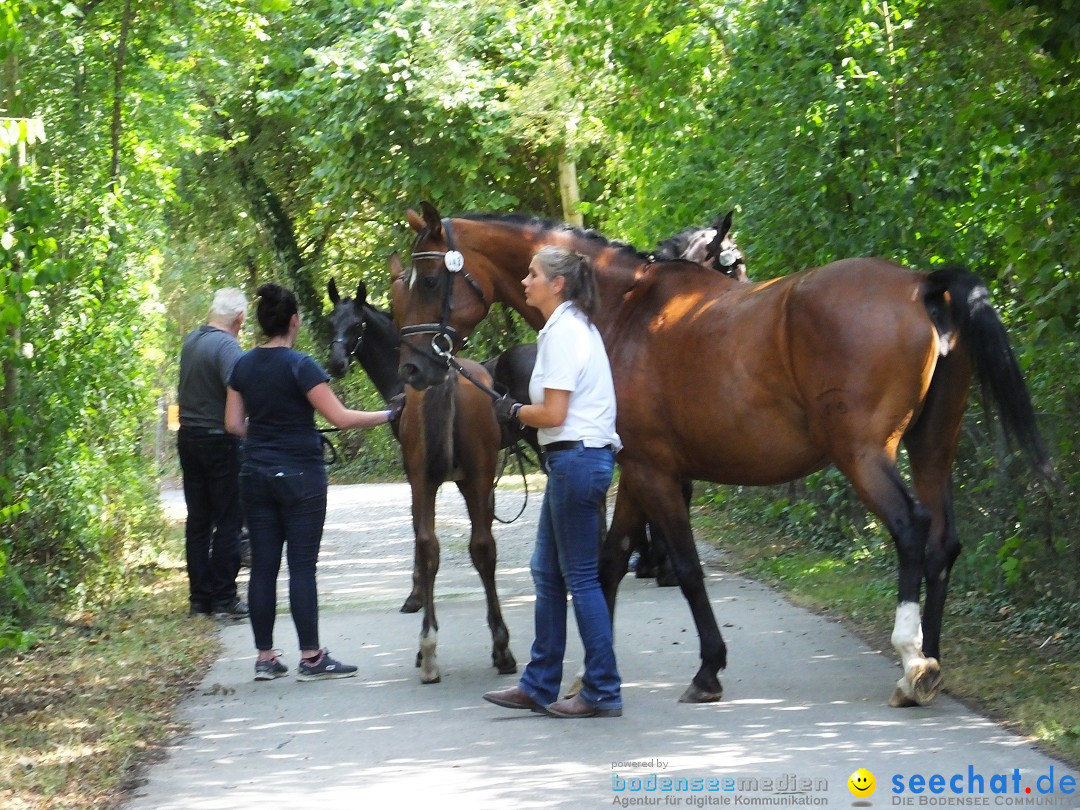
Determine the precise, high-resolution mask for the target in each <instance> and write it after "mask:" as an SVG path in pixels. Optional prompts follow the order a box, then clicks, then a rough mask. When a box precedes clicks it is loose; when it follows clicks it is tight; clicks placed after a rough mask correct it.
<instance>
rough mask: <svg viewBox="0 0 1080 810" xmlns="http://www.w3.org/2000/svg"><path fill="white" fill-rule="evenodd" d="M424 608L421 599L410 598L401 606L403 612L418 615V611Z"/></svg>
mask: <svg viewBox="0 0 1080 810" xmlns="http://www.w3.org/2000/svg"><path fill="white" fill-rule="evenodd" d="M422 606H423V602H421V601H420V599H419V597H416V596H410V597H409V598H408V599H406V600H405V604H403V605H402V606H401V612H402V613H416V612H417V611H418V610H420V608H421V607H422Z"/></svg>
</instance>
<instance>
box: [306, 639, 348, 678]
mask: <svg viewBox="0 0 1080 810" xmlns="http://www.w3.org/2000/svg"><path fill="white" fill-rule="evenodd" d="M355 674H356V667H354V666H353V665H352V664H343V663H341V662H340V661H335V660H334V659H333V658H331V657H330V651H329V650H328V649H326V647H323V648H322V650H321V651H320V654H319V657H318V658H317V659H315V660H314V661H305V660H304V659H303V658H301V659H300V663H299V664H298V665H297V667H296V680H298V681H328V680H330V679H331V678H351V677H352V676H353V675H355Z"/></svg>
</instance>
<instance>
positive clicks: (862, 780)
mask: <svg viewBox="0 0 1080 810" xmlns="http://www.w3.org/2000/svg"><path fill="white" fill-rule="evenodd" d="M847 786H848V790H850V791H851V795H852V796H857V797H859V798H860V799H865V798H866V797H867V796H872V795H873V794H874V791H875V790H876V789H877V780H876V779H874V775H873V774H872V773H870V771H868V770H866V768H859V770H857V771H855V773H853V774H852V775H851V776H849V777H848V780H847Z"/></svg>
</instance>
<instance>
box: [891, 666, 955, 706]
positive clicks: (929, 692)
mask: <svg viewBox="0 0 1080 810" xmlns="http://www.w3.org/2000/svg"><path fill="white" fill-rule="evenodd" d="M944 683H945V680H944V678H943V677H942V675H941V665H940V664H939V663H938V662H937V659H935V658H927V659H926V661H925V662H924V663H921V664H918V665H915V666H913V667H911V669H910V671H909V672H907V673H905V674H904V677H903V678H901V679H900V680H898V681H897V682H896V691H894V692H893V696H892V698H890V700H889V705H890V706H892V707H893V708H894V709H907V708H911V707H912V706H928V705H930V704H931V703H932V702H933V701H934V698H935V697H937V694H938V692H940V691H941V687H942V686H943V685H944Z"/></svg>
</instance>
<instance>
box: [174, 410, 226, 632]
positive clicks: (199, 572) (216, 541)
mask: <svg viewBox="0 0 1080 810" xmlns="http://www.w3.org/2000/svg"><path fill="white" fill-rule="evenodd" d="M176 447H177V450H178V452H179V455H180V468H181V470H183V473H184V500H185V501H186V502H187V524H186V526H185V529H184V541H185V550H186V553H187V571H188V585H189V593H190V598H191V606H192V608H194V609H196V610H207V611H208V610H212V609H214V608H216V607H225V606H228V605H231V604H232V603H233V602H234V601H235V600H236V575H237V574H238V573H239V572H240V527H241V525H242V524H243V515H242V513H241V511H240V482H239V474H240V442H239V440H238V439H237V438H236V437H235V436H230V435H229V434H227V433H209V432H206V431H199V430H191V429H185V428H180V433H179V435H178V436H177V440H176Z"/></svg>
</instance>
